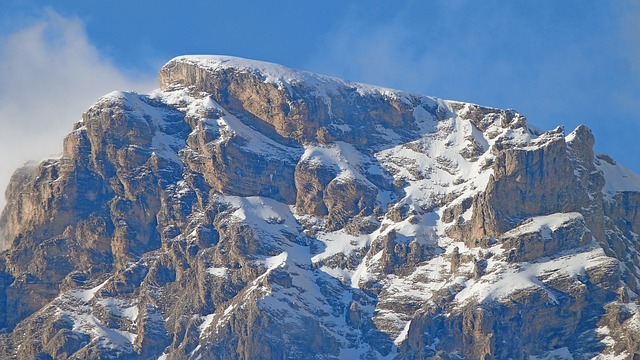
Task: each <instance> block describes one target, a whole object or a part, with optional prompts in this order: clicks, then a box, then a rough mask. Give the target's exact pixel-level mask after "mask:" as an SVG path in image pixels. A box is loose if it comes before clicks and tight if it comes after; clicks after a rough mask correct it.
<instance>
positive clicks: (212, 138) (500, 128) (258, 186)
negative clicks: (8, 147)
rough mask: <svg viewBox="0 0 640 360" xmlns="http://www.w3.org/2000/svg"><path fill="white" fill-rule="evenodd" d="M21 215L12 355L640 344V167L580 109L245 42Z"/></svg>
mask: <svg viewBox="0 0 640 360" xmlns="http://www.w3.org/2000/svg"><path fill="white" fill-rule="evenodd" d="M159 82H160V88H159V89H158V90H156V91H154V92H152V93H151V94H148V95H142V94H137V93H130V92H114V93H111V94H108V95H106V96H104V97H103V98H101V99H100V100H99V101H98V102H97V103H96V104H95V105H93V106H92V107H91V108H89V109H88V110H87V111H86V112H85V113H84V114H83V117H82V121H80V122H78V123H77V124H75V126H74V128H73V131H72V132H71V133H70V134H69V135H68V136H67V137H66V139H65V140H64V153H63V154H62V155H61V156H60V157H59V158H55V159H50V160H46V161H43V162H41V163H39V164H35V165H26V166H24V167H23V168H20V169H18V170H17V171H16V172H15V174H14V175H13V178H12V181H11V183H10V185H9V186H8V188H7V190H6V198H7V205H6V207H5V209H4V211H3V213H2V217H1V219H0V227H1V234H2V238H3V239H4V242H5V243H6V246H5V248H6V250H4V251H3V252H2V253H0V329H1V330H0V358H2V359H40V360H44V359H112V358H113V359H165V360H169V359H202V360H204V359H318V360H320V359H402V360H409V359H482V360H486V359H593V358H595V359H637V358H639V357H640V310H639V309H640V301H639V300H638V294H639V293H640V268H639V266H640V253H639V251H640V243H639V242H638V234H640V176H638V175H636V174H634V173H633V172H631V171H629V170H627V169H625V168H624V167H622V166H621V165H619V164H617V163H616V162H615V161H614V160H613V159H611V158H610V157H609V156H607V155H603V154H596V153H594V150H593V146H594V142H595V140H594V137H593V135H592V133H591V131H590V130H589V129H588V128H586V127H584V126H580V127H578V128H577V129H575V130H574V131H572V132H570V133H568V134H567V133H565V131H564V129H563V128H562V127H558V128H556V129H554V130H551V131H546V132H543V131H540V130H537V129H536V128H534V127H531V126H529V125H528V123H527V120H526V118H525V117H524V116H522V115H521V114H519V113H517V112H516V111H513V110H500V109H494V108H489V107H483V106H479V105H474V104H468V103H462V102H456V101H445V100H440V99H437V98H432V97H427V96H422V95H416V94H411V93H407V92H402V91H396V90H391V89H385V88H381V87H376V86H370V85H364V84H359V83H352V82H348V81H345V80H341V79H337V78H332V77H328V76H322V75H317V74H312V73H309V72H304V71H299V70H293V69H288V68H285V67H282V66H279V65H275V64H270V63H264V62H257V61H251V60H245V59H239V58H233V57H224V56H184V57H178V58H175V59H173V60H171V61H170V62H169V63H167V64H166V65H165V66H164V67H163V68H162V69H161V70H160V74H159Z"/></svg>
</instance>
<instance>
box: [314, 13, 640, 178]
mask: <svg viewBox="0 0 640 360" xmlns="http://www.w3.org/2000/svg"><path fill="white" fill-rule="evenodd" d="M371 13H373V14H374V15H373V16H372V15H371ZM638 16H640V3H638V2H637V1H634V0H621V1H620V2H619V3H616V5H613V4H611V3H607V2H601V3H597V4H590V6H583V4H582V3H581V2H580V1H578V0H570V1H567V2H562V3H558V2H554V1H540V2H535V3H534V2H526V1H513V2H508V3H505V2H503V1H497V0H488V1H485V2H477V1H471V0H452V1H447V2H424V1H423V2H419V1H406V2H400V3H398V4H397V6H396V3H394V6H393V7H386V8H381V9H379V10H378V9H376V7H375V6H371V9H369V8H357V9H355V10H354V12H353V14H352V16H350V17H346V18H345V19H344V20H343V21H342V23H341V24H340V25H339V26H336V27H335V28H333V29H331V30H330V31H329V35H328V36H327V39H326V42H325V44H323V45H324V46H323V47H322V49H320V50H319V51H318V53H317V54H316V55H315V59H314V60H313V62H312V63H311V64H310V65H309V67H310V68H311V69H314V70H317V71H321V72H324V73H327V74H331V75H335V76H341V77H347V78H349V79H351V80H355V81H362V82H368V83H374V84H377V85H383V86H389V87H395V88H399V89H403V90H409V91H414V92H419V93H422V94H426V95H433V96H438V97H442V98H448V99H455V100H462V101H470V102H476V103H480V104H483V105H488V106H495V107H502V108H515V109H517V110H519V111H521V112H522V113H523V114H524V115H526V116H527V117H528V118H529V119H530V121H531V122H532V124H533V125H535V126H539V127H541V128H543V129H550V128H553V127H555V126H557V125H559V124H563V125H566V127H567V129H570V128H573V127H575V126H577V125H578V124H581V123H584V124H586V125H588V126H590V127H591V128H592V129H594V132H595V134H596V138H597V141H598V142H597V145H596V146H597V150H598V151H603V152H606V153H609V154H611V155H612V156H614V157H616V158H617V159H618V160H619V161H621V162H622V163H624V164H627V165H628V166H631V167H633V168H635V169H640V160H639V159H638V158H637V157H636V156H630V155H629V154H633V153H637V150H636V149H634V150H633V151H630V149H631V147H636V148H637V145H636V144H637V141H634V140H633V139H631V138H632V137H637V134H638V131H639V130H640V127H639V126H640V125H638V124H639V123H638V118H637V116H636V114H637V111H636V109H635V108H636V107H637V104H638V102H639V101H640V93H638V91H637V90H636V89H637V79H639V78H640V77H634V76H633V75H632V74H631V73H634V74H636V75H638V76H640V42H639V41H638V39H640V22H638V21H637V19H638ZM621 138H624V139H625V140H627V141H628V143H627V145H628V146H629V148H625V147H623V146H620V144H621V142H620V139H621Z"/></svg>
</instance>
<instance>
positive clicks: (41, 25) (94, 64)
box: [0, 0, 640, 185]
mask: <svg viewBox="0 0 640 360" xmlns="http://www.w3.org/2000/svg"><path fill="white" fill-rule="evenodd" d="M183 54H225V55H235V56H241V57H247V58H253V59H259V60H265V61H272V62H277V63H281V64H283V65H287V66H291V67H295V68H301V69H306V70H311V71H317V72H321V73H324V74H328V75H334V76H338V77H344V78H347V79H349V80H353V81H360V82H365V83H372V84H376V85H383V86H387V87H392V88H398V89H403V90H409V91H413V92H417V93H422V94H426V95H432V96H436V97H441V98H445V99H455V100H461V101H469V102H474V103H479V104H483V105H489V106H495V107H500V108H514V109H516V110H518V111H520V112H521V113H523V114H524V115H525V116H527V118H528V119H529V122H530V123H531V124H532V125H534V126H537V127H539V128H541V129H544V130H547V129H552V128H554V127H555V126H557V125H565V127H566V130H567V132H569V131H571V130H572V129H573V128H575V127H576V126H577V125H579V124H586V125H587V126H589V127H590V128H592V129H593V131H594V133H595V135H596V141H597V144H596V149H597V151H600V152H604V153H608V154H610V155H612V156H613V157H614V158H615V159H617V160H618V161H619V162H620V163H622V164H624V165H625V166H627V167H630V168H632V169H634V170H635V171H637V172H638V171H640V156H638V154H640V138H639V137H640V111H638V105H640V85H639V84H640V2H638V1H634V0H616V1H583V0H580V1H578V0H538V1H532V0H531V1H529V0H527V1H521V0H509V1H507V0H504V1H494V0H486V1H477V0H464V1H463V0H460V1H457V0H448V1H444V0H442V1H427V0H422V1H371V0H369V1H360V0H354V1H343V0H342V1H336V0H325V1H299V0H298V1H277V2H276V1H274V2H267V1H259V0H255V1H240V0H235V1H214V0H209V1H198V0H194V1H189V2H178V1H146V0H136V1H131V0H127V1H124V0H112V1H108V2H103V1H86V0H57V1H51V0H38V1H35V0H3V4H2V8H1V9H0V64H1V65H2V66H1V67H0V125H2V128H3V129H5V130H3V131H2V133H0V147H2V148H0V152H2V153H4V154H8V153H9V154H12V153H16V152H19V153H20V154H21V155H20V156H16V155H11V156H9V158H7V156H6V155H5V156H4V158H2V159H1V161H2V164H3V166H0V171H5V172H6V171H7V170H5V169H6V168H14V167H15V166H17V165H16V164H17V162H18V161H24V160H26V159H23V157H28V158H39V157H45V156H47V155H48V154H49V153H51V152H56V151H59V149H61V138H62V136H63V135H64V134H65V133H68V132H69V130H70V129H71V126H72V123H73V122H75V121H76V120H78V119H79V117H80V113H81V112H82V111H83V110H84V109H86V107H88V106H89V105H91V103H93V101H95V99H96V98H97V97H99V96H100V95H102V94H104V93H107V92H110V91H112V90H122V89H134V90H139V91H148V90H150V89H151V88H153V87H154V86H155V77H156V74H157V71H158V69H159V67H160V66H162V64H163V63H165V62H166V61H168V60H169V59H171V58H172V57H174V56H178V55H183ZM26 134H28V136H26V137H25V135H26ZM28 138H29V139H31V140H29V139H28ZM17 149H21V150H20V151H18V150H17ZM2 182H3V180H2V179H1V176H0V185H2Z"/></svg>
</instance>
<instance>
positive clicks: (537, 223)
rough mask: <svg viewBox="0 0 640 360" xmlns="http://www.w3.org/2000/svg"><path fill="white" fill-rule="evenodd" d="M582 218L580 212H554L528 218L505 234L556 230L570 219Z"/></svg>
mask: <svg viewBox="0 0 640 360" xmlns="http://www.w3.org/2000/svg"><path fill="white" fill-rule="evenodd" d="M582 218H583V217H582V214H580V213H578V212H569V213H554V214H550V215H544V216H535V217H532V218H529V219H527V220H526V221H525V222H523V223H522V224H520V225H519V226H518V227H516V228H515V229H512V230H509V231H508V232H506V233H505V234H504V236H507V237H508V236H519V235H523V234H528V233H535V232H538V231H545V230H550V231H555V230H557V229H558V228H560V227H562V226H563V225H564V224H566V223H568V222H570V221H573V220H575V219H582Z"/></svg>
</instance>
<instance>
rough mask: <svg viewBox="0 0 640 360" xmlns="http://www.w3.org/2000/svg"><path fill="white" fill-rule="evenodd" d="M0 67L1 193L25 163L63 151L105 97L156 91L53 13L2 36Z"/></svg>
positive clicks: (152, 81) (75, 23) (72, 23)
mask: <svg viewBox="0 0 640 360" xmlns="http://www.w3.org/2000/svg"><path fill="white" fill-rule="evenodd" d="M0 64H1V66H0V188H1V189H2V191H4V189H5V188H6V185H7V183H8V180H9V179H10V176H11V174H12V173H13V171H14V169H16V168H17V167H18V166H20V165H22V164H23V163H24V162H26V161H28V160H41V159H43V158H46V157H48V156H50V155H52V154H56V153H60V152H61V151H62V139H63V138H64V136H65V135H66V134H67V133H69V132H70V131H71V128H72V125H73V123H74V122H76V121H78V120H79V119H80V117H81V114H82V112H83V111H84V110H86V109H87V108H88V107H89V106H90V105H91V104H92V103H94V102H95V101H96V99H97V98H99V97H100V96H101V95H104V94H106V93H108V92H111V91H113V90H136V91H148V90H151V89H153V88H154V87H156V84H155V76H154V77H153V78H151V77H149V76H147V77H140V78H135V79H132V78H131V75H130V74H126V73H124V72H123V71H122V70H119V69H118V68H116V67H115V66H114V65H113V64H111V63H110V62H109V61H108V60H106V59H105V58H104V57H102V56H101V55H100V53H99V52H98V50H97V49H96V48H95V47H94V46H93V45H92V44H91V43H90V41H89V40H88V38H87V35H86V33H85V31H84V28H83V25H82V23H81V22H80V21H79V20H76V19H69V18H65V17H62V16H60V15H59V14H57V13H56V12H54V11H48V12H46V13H45V16H44V17H43V18H41V19H40V20H39V21H37V22H35V23H32V24H31V25H30V26H28V27H26V28H23V29H21V30H19V31H17V32H14V33H11V34H8V35H5V36H2V35H0ZM154 75H155V74H154ZM2 206H4V196H1V197H0V208H1V207H2Z"/></svg>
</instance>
